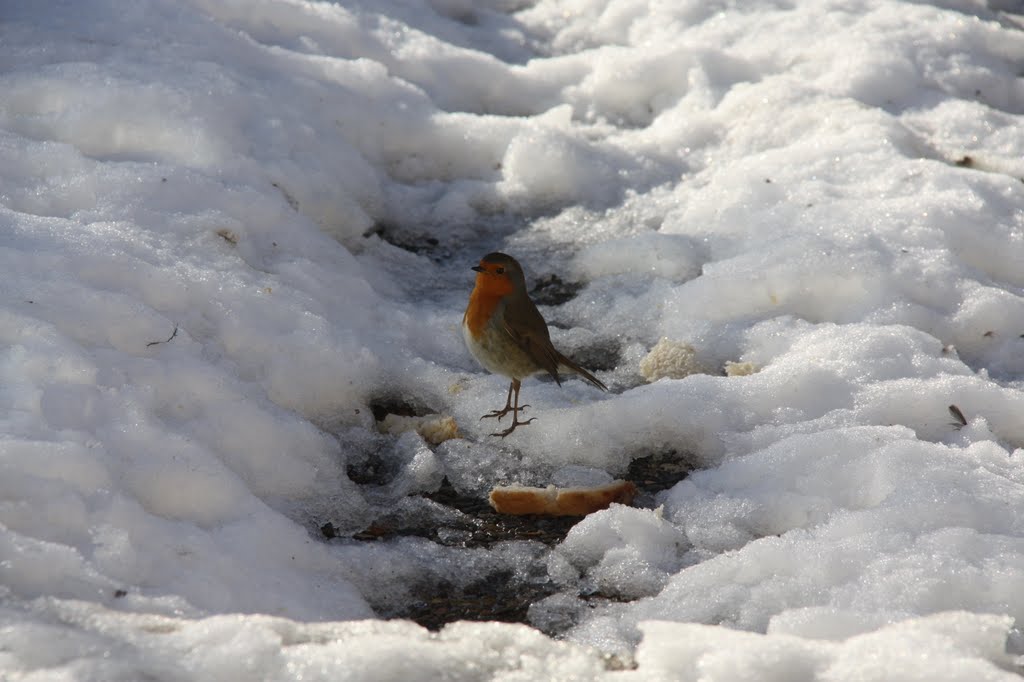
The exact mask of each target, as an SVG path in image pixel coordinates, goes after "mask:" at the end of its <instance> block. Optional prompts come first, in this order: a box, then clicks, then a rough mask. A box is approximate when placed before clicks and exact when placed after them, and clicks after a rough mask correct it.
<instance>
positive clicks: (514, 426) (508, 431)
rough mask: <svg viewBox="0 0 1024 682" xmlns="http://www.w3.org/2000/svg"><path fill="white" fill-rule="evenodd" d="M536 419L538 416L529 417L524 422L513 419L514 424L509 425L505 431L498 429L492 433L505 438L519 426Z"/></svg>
mask: <svg viewBox="0 0 1024 682" xmlns="http://www.w3.org/2000/svg"><path fill="white" fill-rule="evenodd" d="M519 409H523V408H521V407H520V408H519ZM536 419H537V418H536V417H530V418H529V419H527V420H526V421H524V422H521V421H517V420H513V421H512V426H510V427H508V428H507V429H505V430H504V431H497V432H495V433H492V434H491V435H492V436H501V437H502V438H504V437H505V436H507V435H508V434H510V433H512V432H513V431H515V430H516V427H517V426H526V425H527V424H529V423H530V422H532V421H534V420H536Z"/></svg>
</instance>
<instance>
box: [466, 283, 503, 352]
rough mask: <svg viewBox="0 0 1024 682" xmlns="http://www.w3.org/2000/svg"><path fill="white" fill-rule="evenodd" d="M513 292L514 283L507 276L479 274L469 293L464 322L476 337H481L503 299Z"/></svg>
mask: <svg viewBox="0 0 1024 682" xmlns="http://www.w3.org/2000/svg"><path fill="white" fill-rule="evenodd" d="M511 293H512V283H511V282H509V280H508V278H507V277H495V276H493V275H484V274H483V273H481V274H478V275H477V276H476V286H474V287H473V292H472V293H471V294H470V295H469V305H467V306H466V315H465V316H464V317H463V319H462V324H463V325H465V326H466V327H467V328H468V329H469V332H470V333H471V334H472V335H473V336H474V337H479V336H480V335H481V334H483V332H484V329H485V328H486V327H487V325H488V323H490V321H491V318H492V317H494V313H495V312H496V311H497V310H498V305H499V304H500V303H501V299H502V298H504V297H505V296H507V295H509V294H511Z"/></svg>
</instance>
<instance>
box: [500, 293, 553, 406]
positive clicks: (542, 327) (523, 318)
mask: <svg viewBox="0 0 1024 682" xmlns="http://www.w3.org/2000/svg"><path fill="white" fill-rule="evenodd" d="M504 313H505V315H504V318H505V325H504V326H505V332H506V333H507V334H508V335H509V336H510V337H511V338H512V340H513V341H514V342H515V344H516V345H517V346H519V348H521V349H522V350H523V352H524V353H526V354H527V355H529V356H530V357H531V358H532V359H533V360H534V362H536V363H537V365H538V366H540V367H541V368H543V370H544V371H545V372H547V373H548V374H550V375H551V377H552V378H553V379H554V380H555V381H556V382H558V385H559V386H561V385H562V380H561V379H560V378H559V376H558V365H559V360H560V358H561V355H560V354H559V352H558V351H556V350H555V347H554V346H552V345H551V336H550V335H549V333H548V325H547V323H546V322H545V321H544V318H543V317H542V316H541V314H540V311H539V310H537V306H535V305H534V304H533V301H531V300H530V299H529V298H524V299H522V300H519V301H516V304H515V305H506V306H505V311H504Z"/></svg>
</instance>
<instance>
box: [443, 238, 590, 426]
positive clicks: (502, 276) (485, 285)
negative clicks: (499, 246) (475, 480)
mask: <svg viewBox="0 0 1024 682" xmlns="http://www.w3.org/2000/svg"><path fill="white" fill-rule="evenodd" d="M471 269H472V270H475V271H476V284H475V286H474V287H473V291H472V293H470V295H469V304H468V305H467V306H466V313H465V314H464V315H463V316H462V335H463V338H465V340H466V347H467V348H469V352H470V353H471V354H472V355H473V357H474V358H475V359H476V361H477V362H479V363H480V364H481V365H482V366H483V367H484V369H486V370H488V371H489V372H492V373H493V374H500V375H502V376H506V377H508V378H509V379H511V380H512V383H510V384H509V387H508V397H507V398H506V400H505V407H503V408H502V409H500V410H494V411H493V412H489V413H488V414H485V415H484V416H482V417H480V419H487V418H489V417H497V419H498V421H499V422H500V421H501V418H502V417H504V416H505V415H506V414H508V413H509V412H511V413H512V425H511V426H509V427H508V428H507V429H505V430H504V431H498V432H496V433H492V434H491V435H492V436H501V437H502V438H504V437H505V436H507V435H509V434H510V433H512V432H513V431H515V430H516V428H517V427H519V426H525V425H527V424H529V423H530V422H532V421H534V420H535V419H536V417H531V418H530V419H527V420H526V421H519V412H520V411H521V410H524V409H526V408H527V407H529V405H520V404H519V387H520V384H521V382H522V380H523V379H525V378H526V377H528V376H531V375H534V374H538V373H542V372H546V373H547V374H549V375H551V378H553V379H554V380H555V381H556V382H557V383H558V385H559V386H561V385H562V380H561V378H560V377H559V376H558V374H559V372H564V373H575V374H577V375H579V376H580V377H582V378H583V379H584V380H585V381H587V382H588V383H590V384H591V385H593V386H596V387H597V388H599V389H601V390H602V391H607V390H608V387H607V386H605V385H604V384H603V383H601V381H600V380H599V379H598V378H597V377H595V376H594V375H593V374H591V373H590V372H588V371H587V370H585V369H583V368H582V367H580V366H579V365H577V364H576V363H575V362H573V361H572V360H570V359H569V358H567V357H565V356H564V355H562V354H561V353H559V352H558V350H557V349H556V348H555V347H554V346H553V345H552V343H551V336H550V334H549V332H548V325H547V323H546V322H545V321H544V318H543V317H542V316H541V314H540V311H539V310H537V306H536V305H535V304H534V302H533V301H532V300H530V295H529V294H528V293H527V292H526V277H525V276H524V275H523V268H522V266H521V265H519V262H518V261H517V260H516V259H515V258H513V257H512V256H509V255H507V254H504V253H499V252H497V251H495V252H493V253H489V254H487V255H486V256H484V257H483V258H481V259H480V263H479V264H477V265H476V266H474V267H473V268H471Z"/></svg>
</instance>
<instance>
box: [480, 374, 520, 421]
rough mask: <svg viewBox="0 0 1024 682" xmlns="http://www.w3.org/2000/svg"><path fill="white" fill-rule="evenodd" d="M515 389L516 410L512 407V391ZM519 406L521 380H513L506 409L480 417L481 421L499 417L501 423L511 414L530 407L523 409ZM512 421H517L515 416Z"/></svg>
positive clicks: (506, 399) (506, 400) (509, 387)
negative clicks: (502, 419)
mask: <svg viewBox="0 0 1024 682" xmlns="http://www.w3.org/2000/svg"><path fill="white" fill-rule="evenodd" d="M513 388H514V389H515V391H516V405H517V407H515V408H513V407H512V389H513ZM518 404H519V380H518V379H513V380H512V383H510V384H509V385H508V397H507V398H505V407H503V408H501V409H500V410H495V411H494V412H488V413H487V414H485V415H484V416H482V417H480V419H487V418H488V417H497V418H498V421H501V418H502V417H504V416H505V415H506V414H508V413H509V412H518V411H519V410H521V409H523V408H524V407H529V405H523V407H518ZM512 421H515V415H514V414H513V415H512Z"/></svg>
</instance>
